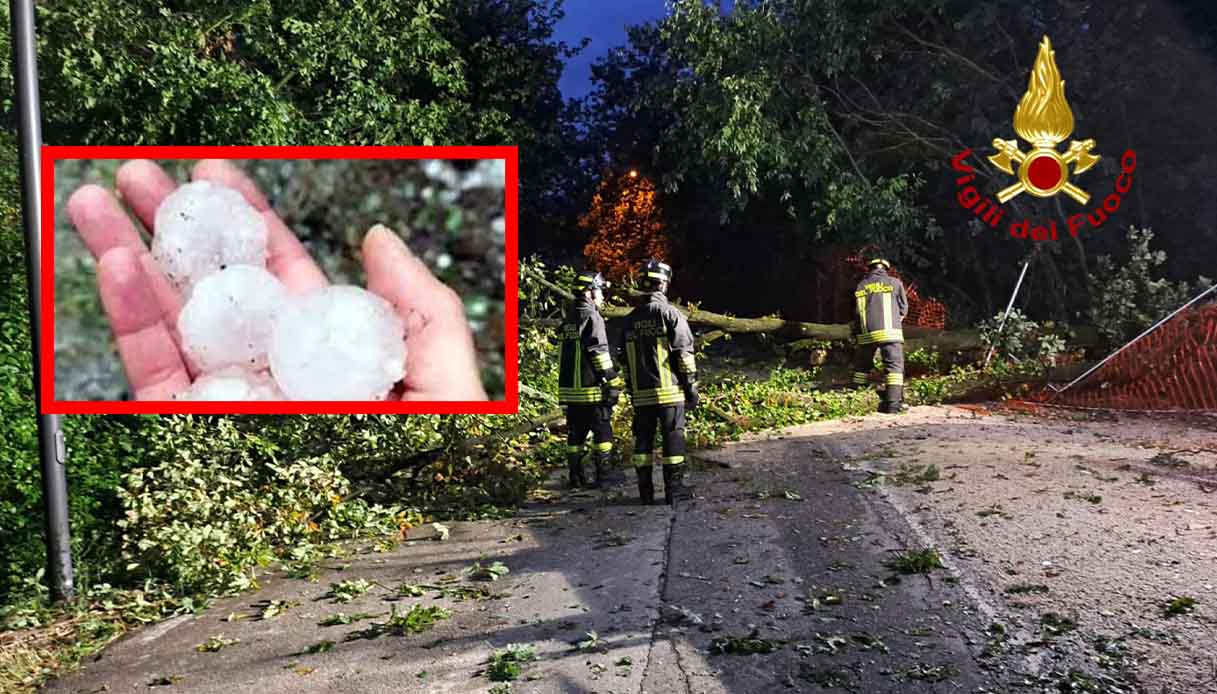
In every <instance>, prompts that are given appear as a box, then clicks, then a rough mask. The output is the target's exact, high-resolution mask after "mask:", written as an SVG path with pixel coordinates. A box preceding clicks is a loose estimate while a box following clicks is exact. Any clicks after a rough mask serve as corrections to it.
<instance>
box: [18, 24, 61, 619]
mask: <svg viewBox="0 0 1217 694" xmlns="http://www.w3.org/2000/svg"><path fill="white" fill-rule="evenodd" d="M9 14H10V15H11V16H12V21H13V26H12V33H11V34H10V36H12V40H13V78H14V81H15V82H16V85H17V102H16V107H17V135H18V142H19V145H20V150H21V210H22V217H23V218H24V221H25V258H26V267H27V273H26V281H27V286H28V288H29V309H30V335H31V337H32V338H33V343H34V344H33V350H32V353H33V356H34V368H33V374H34V413H35V415H37V417H38V453H39V457H40V458H41V460H42V503H43V508H44V510H45V513H46V549H47V580H48V582H49V583H50V588H51V597H52V598H53V599H54V600H56V601H60V600H66V599H68V598H71V597H72V594H73V593H74V591H75V586H74V585H73V583H74V581H73V575H72V540H71V535H70V533H69V530H68V481H67V471H66V469H65V465H66V464H67V457H68V452H67V445H66V442H65V440H64V437H63V430H62V429H60V428H59V415H53V414H43V413H42V396H43V395H44V393H43V392H42V390H41V389H42V379H41V366H42V363H41V361H40V359H39V352H40V347H41V342H42V307H41V302H40V301H39V297H40V296H41V289H42V282H41V277H40V274H41V262H40V260H41V255H42V166H41V148H42V112H41V110H40V106H39V103H38V57H37V43H36V41H35V40H34V2H33V0H10V2H9Z"/></svg>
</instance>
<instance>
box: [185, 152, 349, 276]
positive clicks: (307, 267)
mask: <svg viewBox="0 0 1217 694" xmlns="http://www.w3.org/2000/svg"><path fill="white" fill-rule="evenodd" d="M191 178H192V179H193V180H196V181H211V182H213V183H219V184H221V185H225V186H228V187H229V188H233V189H235V190H237V191H240V193H241V195H243V196H245V200H246V201H248V202H249V204H250V205H253V207H254V209H256V210H257V211H259V212H261V213H262V218H263V219H264V220H266V228H267V231H268V234H269V235H268V237H267V253H268V256H269V257H268V258H267V261H266V264H267V267H268V269H269V270H270V271H271V273H272V274H273V275H275V276H276V277H278V278H279V280H280V281H281V282H283V284H285V285H286V286H287V288H288V289H289V290H291V291H292V292H294V293H297V294H299V293H301V292H305V291H308V290H310V289H316V288H317V287H324V286H326V285H327V284H329V283H330V282H329V280H328V279H326V277H325V273H324V272H322V271H321V268H320V267H318V266H317V263H316V262H314V261H313V258H312V256H310V255H309V252H308V249H306V248H305V247H304V244H302V243H300V239H298V238H296V235H295V234H293V233H292V231H291V229H288V228H287V225H286V224H284V223H283V220H282V219H279V215H277V214H275V211H274V210H273V209H271V207H270V202H269V201H268V200H267V199H266V196H265V195H263V194H262V192H261V191H259V190H258V186H257V184H255V183H254V182H253V181H252V180H251V179H250V178H249V177H248V176H246V175H245V173H244V172H243V171H241V170H240V169H238V168H237V167H236V166H233V164H232V163H231V162H229V161H227V160H224V159H204V160H202V161H200V162H199V163H197V164H195V165H194V171H193V173H192V174H191Z"/></svg>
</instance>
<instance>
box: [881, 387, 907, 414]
mask: <svg viewBox="0 0 1217 694" xmlns="http://www.w3.org/2000/svg"><path fill="white" fill-rule="evenodd" d="M903 396H904V386H888V387H887V398H886V402H887V409H886V410H883V412H886V413H888V414H900V412H901V410H902V409H903V408H904V403H903V402H901V399H902V397H903Z"/></svg>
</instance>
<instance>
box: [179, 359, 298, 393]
mask: <svg viewBox="0 0 1217 694" xmlns="http://www.w3.org/2000/svg"><path fill="white" fill-rule="evenodd" d="M174 397H175V399H177V400H209V401H213V402H215V401H222V402H227V401H234V400H235V401H248V400H285V399H286V398H285V397H284V395H283V392H282V391H281V390H279V388H278V386H276V385H275V383H274V381H272V380H271V379H270V377H269V376H268V375H267V374H266V373H265V372H261V373H258V372H254V371H252V370H250V369H246V368H244V367H240V366H230V367H228V368H225V369H221V370H219V371H214V372H212V373H209V374H204V375H203V376H200V377H199V378H198V380H196V381H195V382H194V383H193V384H192V385H191V386H190V388H189V389H188V390H186V391H184V392H181V393H178V394H177V395H176V396H174Z"/></svg>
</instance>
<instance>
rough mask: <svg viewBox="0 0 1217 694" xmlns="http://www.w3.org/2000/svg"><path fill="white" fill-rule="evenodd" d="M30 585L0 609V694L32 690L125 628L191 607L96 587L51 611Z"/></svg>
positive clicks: (153, 590)
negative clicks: (27, 592) (28, 591)
mask: <svg viewBox="0 0 1217 694" xmlns="http://www.w3.org/2000/svg"><path fill="white" fill-rule="evenodd" d="M40 576H41V574H40V575H39V577H40ZM32 585H33V586H35V587H36V588H37V590H36V591H35V593H34V594H32V595H30V596H29V597H27V598H25V599H23V600H20V601H14V602H13V603H12V604H10V605H7V606H5V607H4V608H3V609H2V610H0V692H4V693H5V694H10V693H12V694H24V693H26V692H34V691H36V690H37V689H38V687H39V686H40V685H42V684H43V683H45V682H46V681H47V680H49V679H51V678H53V677H56V676H59V675H61V674H63V673H65V672H70V671H72V670H73V669H75V668H76V667H77V666H78V665H79V664H80V663H81V662H82V661H84V660H85V659H86V658H89V657H91V656H93V655H94V654H96V653H97V652H98V651H100V650H101V649H103V648H105V647H106V646H107V645H108V644H110V643H111V642H112V641H114V640H115V639H117V638H119V637H121V636H122V635H123V634H125V633H127V631H128V630H130V629H132V628H134V627H137V626H139V625H142V624H147V623H150V622H155V621H158V620H161V619H167V618H169V617H172V616H176V615H180V614H187V613H190V612H193V611H195V610H196V608H197V605H196V603H195V602H194V601H192V600H189V599H183V598H180V597H175V596H173V595H171V594H170V593H169V592H168V591H166V590H164V589H161V588H157V587H154V586H148V588H147V589H146V590H118V589H114V588H111V587H109V586H98V587H95V588H92V589H89V590H87V591H84V590H82V591H80V592H79V593H78V595H77V597H76V598H75V599H74V600H72V601H71V602H68V603H66V604H63V605H60V606H57V607H54V608H51V607H47V605H48V602H47V598H46V595H45V589H44V588H42V587H41V584H39V583H38V582H37V581H36V580H35V581H34V582H33V583H32Z"/></svg>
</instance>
